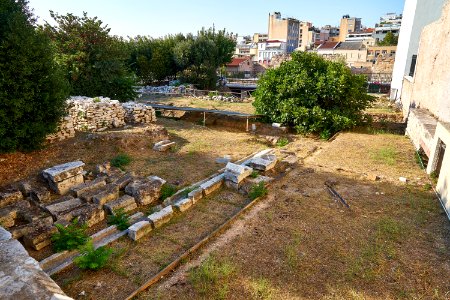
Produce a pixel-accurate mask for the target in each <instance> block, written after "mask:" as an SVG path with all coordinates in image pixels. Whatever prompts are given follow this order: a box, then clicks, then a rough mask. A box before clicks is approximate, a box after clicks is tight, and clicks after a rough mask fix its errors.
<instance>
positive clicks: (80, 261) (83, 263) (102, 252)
mask: <svg viewBox="0 0 450 300" xmlns="http://www.w3.org/2000/svg"><path fill="white" fill-rule="evenodd" d="M112 252H113V251H112V249H110V248H107V247H99V248H97V249H95V248H94V245H93V244H92V242H89V243H87V244H86V245H85V246H84V247H82V248H81V249H80V256H78V257H76V258H75V259H74V262H75V264H76V265H77V266H78V267H79V268H80V269H88V270H98V269H101V268H103V267H104V266H105V265H106V263H107V262H108V260H109V257H110V256H111V254H112Z"/></svg>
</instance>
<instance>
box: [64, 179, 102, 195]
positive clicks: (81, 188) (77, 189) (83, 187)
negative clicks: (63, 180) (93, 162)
mask: <svg viewBox="0 0 450 300" xmlns="http://www.w3.org/2000/svg"><path fill="white" fill-rule="evenodd" d="M104 186H106V182H105V178H104V177H100V178H96V179H94V180H92V181H86V182H84V183H82V184H79V185H77V186H74V187H72V188H70V192H71V193H72V194H73V195H75V197H80V196H81V195H82V194H84V193H86V192H90V191H93V190H96V189H99V188H102V187H104Z"/></svg>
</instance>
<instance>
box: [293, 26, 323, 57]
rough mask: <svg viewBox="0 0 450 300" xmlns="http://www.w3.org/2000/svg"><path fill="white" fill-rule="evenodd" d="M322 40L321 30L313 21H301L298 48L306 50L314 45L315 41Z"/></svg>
mask: <svg viewBox="0 0 450 300" xmlns="http://www.w3.org/2000/svg"><path fill="white" fill-rule="evenodd" d="M319 40H320V31H319V30H318V29H316V28H315V27H313V25H312V23H311V22H300V32H299V41H298V49H297V50H300V51H306V50H309V49H312V48H313V47H314V43H315V42H316V41H319Z"/></svg>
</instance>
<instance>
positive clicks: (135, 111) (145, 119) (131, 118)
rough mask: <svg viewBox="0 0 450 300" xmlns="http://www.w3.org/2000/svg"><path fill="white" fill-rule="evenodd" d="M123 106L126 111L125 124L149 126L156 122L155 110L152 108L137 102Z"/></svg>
mask: <svg viewBox="0 0 450 300" xmlns="http://www.w3.org/2000/svg"><path fill="white" fill-rule="evenodd" d="M122 106H123V108H124V109H125V111H126V113H125V123H131V124H139V123H143V124H148V123H152V122H156V114H155V110H154V109H153V108H151V107H150V106H147V105H144V104H140V103H135V102H127V103H124V104H123V105H122Z"/></svg>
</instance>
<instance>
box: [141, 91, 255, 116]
mask: <svg viewBox="0 0 450 300" xmlns="http://www.w3.org/2000/svg"><path fill="white" fill-rule="evenodd" d="M139 101H142V102H157V103H161V104H170V105H174V106H183V107H186V106H188V107H197V108H205V109H217V110H229V111H237V112H241V113H247V114H254V113H255V107H254V106H253V105H252V102H253V101H252V99H250V100H249V101H248V102H243V103H235V102H233V103H231V102H223V101H217V100H204V99H197V98H183V97H169V96H153V95H151V96H144V97H143V98H141V99H139Z"/></svg>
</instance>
